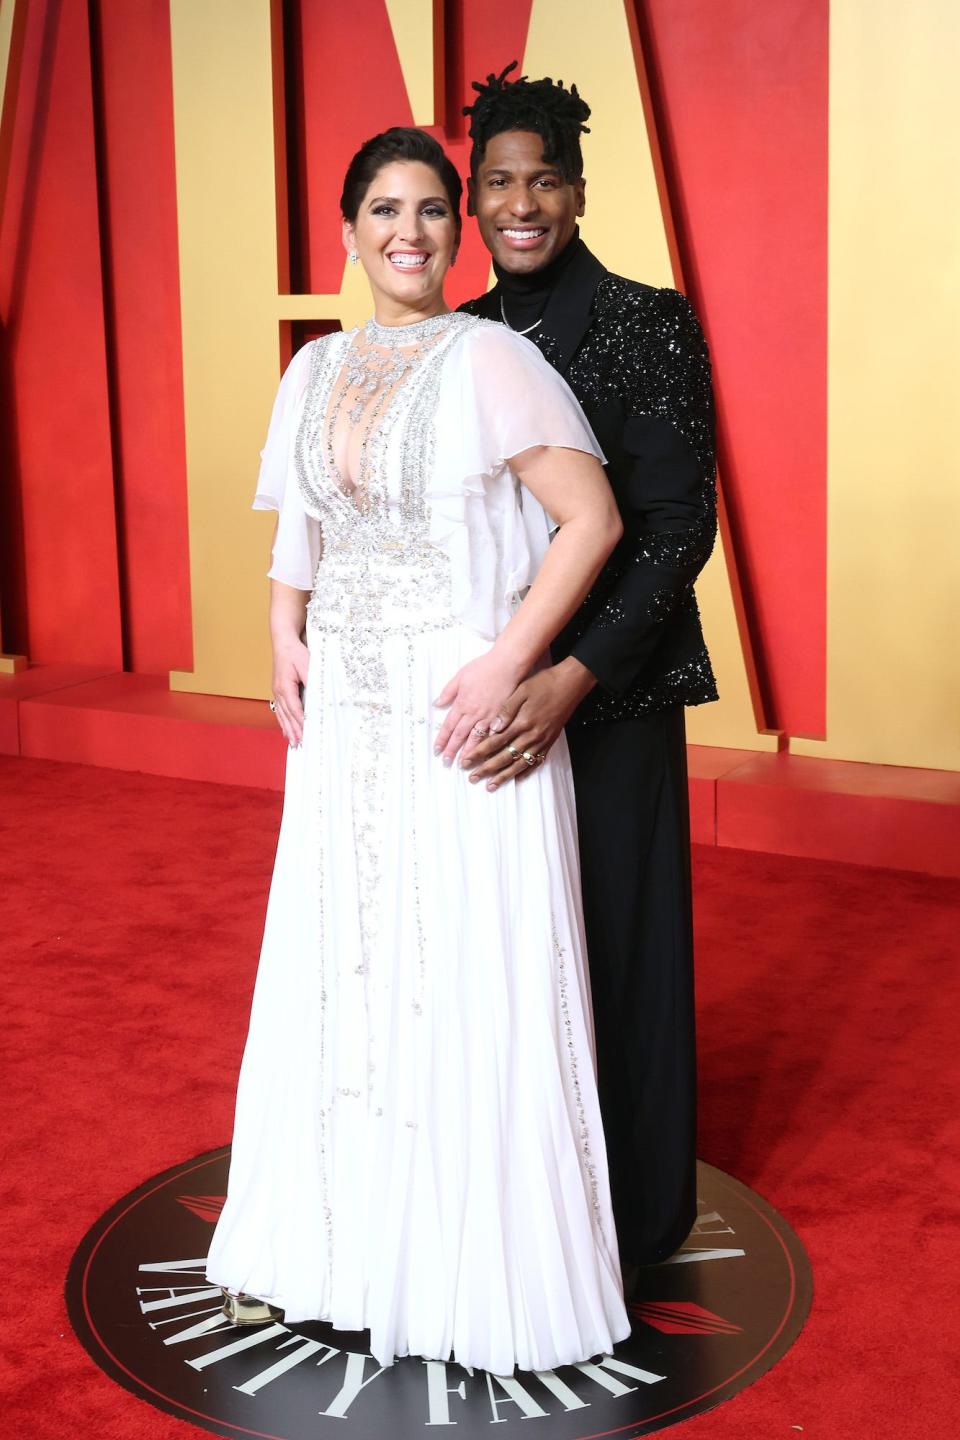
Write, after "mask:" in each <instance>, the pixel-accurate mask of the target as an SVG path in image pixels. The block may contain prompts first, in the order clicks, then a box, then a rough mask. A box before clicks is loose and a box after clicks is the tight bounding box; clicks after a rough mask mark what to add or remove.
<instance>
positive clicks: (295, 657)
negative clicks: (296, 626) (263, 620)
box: [273, 639, 310, 746]
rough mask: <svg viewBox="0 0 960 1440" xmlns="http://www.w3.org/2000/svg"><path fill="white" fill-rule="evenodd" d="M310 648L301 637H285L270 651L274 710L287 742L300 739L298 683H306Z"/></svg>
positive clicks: (301, 729) (300, 723) (292, 742)
mask: <svg viewBox="0 0 960 1440" xmlns="http://www.w3.org/2000/svg"><path fill="white" fill-rule="evenodd" d="M309 670H310V651H309V650H308V649H307V647H306V645H304V643H303V641H302V640H299V639H298V640H289V641H287V642H286V643H285V644H284V645H282V646H281V647H279V648H277V647H275V648H274V652H273V702H274V714H275V715H276V717H277V722H278V724H279V726H280V729H281V730H282V731H283V735H284V739H285V740H286V742H287V744H288V745H292V746H296V745H299V744H300V742H301V740H302V739H303V701H302V700H301V698H300V686H301V685H304V686H305V685H306V683H307V674H308V673H309Z"/></svg>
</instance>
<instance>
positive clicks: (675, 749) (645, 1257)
mask: <svg viewBox="0 0 960 1440" xmlns="http://www.w3.org/2000/svg"><path fill="white" fill-rule="evenodd" d="M567 739H568V741H569V743H570V753H571V756H572V760H573V777H574V783H575V786H576V792H577V823H578V826H579V831H580V860H581V872H582V879H583V907H584V918H585V921H586V931H587V954H588V960H589V966H590V983H591V989H592V992H593V1013H594V1024H595V1029H596V1042H597V1068H598V1079H599V1089H600V1109H601V1113H602V1115H603V1124H604V1132H605V1135H606V1142H607V1158H608V1161H609V1166H610V1183H611V1189H612V1194H613V1211H614V1216H615V1218H616V1222H617V1236H618V1240H619V1245H620V1256H621V1260H622V1261H623V1263H624V1264H625V1265H627V1264H631V1263H641V1264H651V1263H653V1262H655V1261H657V1260H662V1259H665V1258H666V1256H668V1255H671V1254H672V1253H673V1252H674V1250H676V1248H677V1247H678V1246H679V1245H680V1244H681V1243H682V1242H683V1240H684V1239H685V1238H686V1236H687V1234H688V1233H689V1231H690V1228H691V1226H692V1225H693V1222H694V1219H695V1218H696V1148H695V1147H696V1053H695V1047H694V1015H693V922H692V914H691V900H690V821H689V803H688V798H687V757H686V746H685V737H684V717H683V710H682V709H679V708H678V709H674V710H668V711H664V712H663V713H661V714H658V715H649V716H645V717H644V718H643V719H640V720H620V721H615V722H611V723H601V724H596V725H584V726H582V727H577V726H571V728H570V729H569V730H568V732H567Z"/></svg>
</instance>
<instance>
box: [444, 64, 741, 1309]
mask: <svg viewBox="0 0 960 1440" xmlns="http://www.w3.org/2000/svg"><path fill="white" fill-rule="evenodd" d="M515 68H516V62H514V64H513V65H510V66H508V67H507V69H506V70H505V71H504V72H503V74H502V75H499V76H495V75H491V76H489V77H488V79H487V82H486V84H484V85H480V84H478V83H476V82H474V86H473V88H474V89H475V90H476V91H477V99H476V101H475V103H474V104H473V105H472V106H469V107H467V108H466V109H465V111H464V113H465V114H467V115H469V116H470V119H471V125H470V136H471V139H472V141H473V150H472V154H471V178H470V181H469V192H468V194H469V202H468V213H470V214H471V215H475V216H476V219H477V223H478V225H479V227H480V232H481V234H482V236H483V239H484V242H485V243H486V245H487V248H488V249H489V251H490V253H491V255H492V256H493V261H494V270H495V273H496V277H497V283H496V285H495V286H494V288H493V289H492V290H491V291H490V292H489V293H488V294H486V295H484V296H482V297H481V298H480V299H478V300H473V301H470V302H468V304H467V305H465V306H464V307H463V308H464V309H465V310H467V311H469V312H470V313H471V314H474V315H481V316H484V317H486V318H487V319H490V320H496V321H499V322H500V323H502V324H506V325H509V326H510V328H511V329H513V330H516V331H518V332H519V333H521V334H526V335H528V336H529V338H530V339H531V340H532V341H533V342H534V344H536V345H538V346H539V348H540V349H541V351H542V352H543V354H544V355H545V357H546V358H547V359H548V360H549V361H550V363H551V364H552V365H554V367H555V368H556V369H557V370H558V371H560V373H561V374H562V375H564V377H565V378H566V380H567V381H568V383H569V384H570V386H571V388H572V389H573V391H574V393H575V394H576V396H577V398H578V399H579V401H580V403H581V405H582V406H583V408H584V410H585V412H586V414H587V417H588V419H589V420H590V423H591V425H592V426H593V429H594V431H595V433H596V435H597V438H598V440H599V442H600V445H601V448H602V449H603V451H604V454H605V455H606V457H607V460H608V467H607V475H608V478H609V480H610V483H611V485H612V487H613V490H614V492H615V494H616V497H617V503H618V505H619V507H620V511H621V514H622V517H623V521H624V535H623V539H622V540H621V542H620V544H619V545H618V547H617V549H616V550H615V551H614V553H613V555H612V556H611V558H610V560H609V562H608V563H607V565H606V567H605V569H604V571H603V573H602V574H601V576H600V578H599V579H598V581H597V583H596V585H595V587H594V589H593V590H592V592H591V593H590V595H588V597H587V599H586V600H585V601H584V604H583V606H582V607H581V609H580V610H579V612H578V613H577V614H576V615H575V616H574V618H573V620H572V621H571V622H570V624H569V625H568V626H567V628H566V630H565V631H564V632H563V634H562V635H561V636H560V637H559V639H558V641H557V642H556V644H555V646H554V647H553V660H554V664H553V665H552V667H550V668H548V669H545V670H543V671H541V672H539V673H538V674H536V675H534V676H532V677H531V678H530V679H528V680H527V681H526V682H525V683H524V684H523V685H521V686H520V687H519V688H518V689H517V690H516V691H515V692H514V694H513V695H512V696H511V697H510V698H509V699H508V700H507V701H506V703H505V704H504V705H503V706H501V710H500V714H501V718H502V720H503V727H502V728H501V729H500V731H499V733H498V734H497V735H491V736H490V738H489V739H487V740H484V741H483V742H482V743H480V744H477V745H475V746H473V747H471V749H470V750H469V751H468V753H467V757H466V758H467V759H468V760H469V763H470V764H471V767H472V768H473V769H474V771H478V770H479V773H480V774H481V775H482V776H484V777H487V778H490V777H492V779H493V780H494V781H499V782H502V781H503V780H505V779H509V778H516V779H517V780H522V778H523V776H524V774H525V773H526V771H527V764H526V762H525V761H524V760H523V759H522V758H521V759H519V760H517V759H516V758H515V757H516V754H517V752H518V751H519V752H522V751H524V750H526V751H528V752H533V753H539V752H544V751H546V750H547V749H548V748H549V746H550V745H551V744H552V743H553V741H554V740H555V739H556V737H557V736H558V735H559V734H560V731H561V730H562V728H563V727H564V726H566V727H567V739H568V741H569V745H570V751H571V756H572V760H573V773H574V782H575V786H576V794H577V815H578V823H579V830H580V853H581V866H582V883H583V902H584V915H585V921H586V929H587V950H588V955H589V961H590V975H591V984H592V990H593V1006H594V1016H595V1026H596V1043H597V1062H598V1071H599V1086H600V1101H601V1108H602V1112H603V1118H604V1127H605V1131H606V1140H607V1151H608V1158H609V1163H610V1180H611V1188H612V1193H613V1205H614V1212H615V1216H616V1221H617V1230H618V1236H619V1242H620V1255H621V1260H622V1262H623V1267H624V1278H625V1282H626V1284H627V1286H628V1288H629V1287H630V1286H631V1285H632V1283H633V1280H634V1275H635V1271H636V1269H637V1267H639V1266H641V1265H647V1264H654V1263H656V1262H657V1261H660V1260H663V1259H665V1258H666V1257H667V1256H669V1255H670V1254H672V1253H673V1252H674V1251H675V1250H676V1249H677V1247H678V1246H679V1245H680V1244H681V1243H682V1241H683V1240H684V1239H685V1237H686V1235H687V1234H688V1232H689V1230H690V1228H691V1226H692V1224H693V1221H694V1219H695V1217H696V1188H695V1186H696V1160H695V1153H696V1152H695V1141H696V1112H695V1106H696V1061H695V1051H694V1021H693V943H692V921H691V903H690V842H689V819H688V801H687V777H686V750H685V738H684V716H683V707H684V706H685V705H698V704H702V703H703V702H705V701H709V700H714V699H716V687H715V683H714V678H713V672H712V669H711V666H710V659H709V656H708V654H707V650H706V647H705V645H704V642H703V635H702V631H701V628H700V619H699V613H698V611H697V605H696V600H695V598H694V593H693V582H694V579H695V578H696V576H697V574H698V573H699V571H700V570H701V568H702V567H703V565H704V563H705V562H706V560H707V557H708V556H709V554H710V551H711V549H712V548H713V542H714V537H715V533H716V502H715V489H714V453H713V405H712V398H711V387H710V362H709V358H708V355H707V349H706V345H705V343H704V340H703V336H702V333H701V330H700V326H699V324H698V323H697V320H696V317H695V316H694V314H693V311H692V310H691V308H690V306H689V304H688V303H687V301H686V300H685V299H684V298H683V296H681V295H679V294H678V293H677V292H676V291H674V290H657V289H654V288H652V287H651V286H648V285H641V284H638V283H636V282H634V281H631V280H625V279H623V278H622V277H620V276H618V275H612V274H611V273H610V272H609V271H607V270H606V269H605V268H604V267H603V265H602V264H601V263H600V261H599V260H597V259H595V257H594V256H593V255H592V254H591V253H590V251H589V250H588V249H587V247H586V246H585V245H584V243H583V241H582V240H581V239H580V238H579V231H578V228H577V219H578V217H579V216H581V215H583V213H584V206H585V182H584V178H583V159H582V155H581V151H580V134H581V132H583V131H585V130H586V128H587V127H586V126H585V124H584V121H585V120H586V119H587V118H588V117H589V114H590V110H589V108H588V106H587V105H586V104H585V103H584V101H583V100H582V99H581V98H580V96H579V95H578V94H577V90H576V86H572V87H571V88H570V90H566V89H565V88H564V87H563V86H562V84H560V83H557V84H554V83H553V81H551V80H535V81H529V80H527V79H526V78H520V79H519V80H517V81H515V82H510V81H508V80H507V78H506V77H507V76H508V75H509V74H510V72H511V71H512V70H514V69H515ZM507 745H510V746H512V748H513V754H511V753H510V751H509V750H507V749H506V748H505V747H506V746H507Z"/></svg>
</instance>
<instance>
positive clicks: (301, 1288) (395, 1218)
mask: <svg viewBox="0 0 960 1440" xmlns="http://www.w3.org/2000/svg"><path fill="white" fill-rule="evenodd" d="M308 637H309V644H310V649H311V665H310V677H309V682H308V685H307V693H306V697H305V712H306V718H305V727H304V736H303V744H302V746H301V747H300V748H299V749H297V750H293V751H291V752H290V753H289V756H288V761H287V775H286V788H285V797H284V810H283V820H282V825H281V831H280V838H279V844H278V850H277V858H276V865H275V869H274V874H273V881H272V885H271V890H270V899H269V904H268V909H267V917H266V926H265V933H264V939H263V948H262V953H261V957H260V966H259V971H258V975H257V983H256V990H255V995H254V1000H253V1007H252V1013H251V1018H250V1029H249V1035H248V1039H247V1044H246V1050H245V1053H244V1059H243V1065H242V1070H241V1075H240V1083H239V1090H238V1095H237V1107H236V1121H235V1129H234V1136H233V1150H232V1158H231V1168H230V1181H229V1193H228V1197H227V1202H226V1205H225V1208H224V1211H223V1215H222V1217H221V1220H220V1222H219V1224H218V1226H217V1229H216V1233H215V1235H214V1239H213V1244H212V1247H211V1251H210V1256H209V1266H208V1274H209V1277H210V1279H211V1281H213V1282H214V1283H216V1284H221V1285H225V1286H228V1287H229V1288H231V1289H233V1290H239V1291H244V1292H246V1293H248V1294H251V1295H255V1296H258V1297H260V1298H261V1299H265V1300H269V1301H270V1302H271V1303H273V1304H275V1305H278V1306H280V1307H282V1309H283V1310H284V1311H285V1315H286V1319H287V1321H288V1322H289V1323H296V1322H298V1321H304V1320H314V1319H316V1320H325V1321H329V1322H330V1323H332V1324H333V1326H334V1327H335V1328H337V1329H339V1330H346V1331H358V1330H369V1332H370V1350H371V1353H372V1354H373V1355H374V1356H375V1358H376V1359H377V1360H378V1361H379V1362H380V1363H381V1364H389V1363H391V1362H392V1361H393V1360H394V1358H395V1357H398V1356H403V1355H408V1354H412V1355H419V1356H424V1357H427V1358H434V1359H444V1360H446V1359H450V1358H454V1359H456V1360H457V1361H458V1362H459V1363H460V1364H462V1365H466V1366H475V1367H479V1368H482V1369H485V1370H489V1371H491V1372H493V1373H495V1374H508V1373H510V1372H511V1371H512V1370H513V1369H514V1367H519V1368H522V1369H528V1370H545V1369H552V1368H554V1367H556V1366H558V1365H564V1364H570V1363H575V1362H577V1361H582V1360H585V1359H587V1358H589V1357H590V1356H593V1355H597V1354H601V1353H605V1352H609V1351H610V1349H611V1348H612V1346H613V1345H614V1343H615V1342H617V1341H618V1340H621V1339H623V1338H625V1336H626V1335H627V1334H628V1333H629V1328H630V1327H629V1322H628V1320H627V1316H626V1312H625V1309H624V1305H623V1300H622V1295H621V1286H620V1272H619V1264H618V1259H617V1244H616V1235H615V1231H614V1221H613V1214H612V1209H611V1203H610V1190H609V1182H608V1176H607V1163H606V1155H605V1150H604V1140H603V1131H602V1127H601V1121H600V1112H599V1105H598V1100H597V1086H596V1074H595V1059H594V1051H593V1036H592V1028H591V1018H590V995H589V985H588V980H587V972H586V964H585V951H584V940H583V920H582V913H581V905H580V895H579V872H578V855H577V834H576V816H575V809H574V798H573V786H572V779H571V773H570V762H569V756H568V753H567V748H566V743H565V741H564V740H563V738H562V737H561V739H560V740H559V741H558V742H557V743H556V744H555V745H554V747H553V748H552V750H551V752H550V755H549V757H548V760H547V762H546V763H545V764H544V765H542V766H541V767H539V769H538V770H537V771H536V772H535V773H533V774H531V775H530V776H528V777H525V778H524V780H523V781H522V782H521V783H519V784H514V783H512V782H511V783H508V784H506V785H504V786H502V787H501V788H500V789H499V790H498V791H496V792H494V793H492V794H491V793H490V792H488V791H487V790H486V789H485V787H484V785H483V784H482V783H481V784H479V785H471V784H470V783H469V781H468V779H467V774H466V772H464V771H463V770H461V769H460V767H459V766H457V765H454V766H453V767H451V768H448V767H446V766H444V764H443V762H442V761H441V760H440V759H439V758H438V757H436V756H435V755H434V753H433V743H434V738H435V731H436V729H437V727H438V726H439V723H440V721H441V719H442V712H439V711H437V710H436V709H435V708H434V706H433V701H434V700H435V698H436V696H437V695H438V694H439V693H440V691H441V690H442V688H443V686H444V685H445V684H446V682H447V681H448V680H449V679H450V678H451V677H452V676H453V675H454V674H455V673H456V671H457V670H458V669H459V668H460V667H461V666H462V665H463V664H465V663H466V662H467V661H468V660H470V659H472V658H473V657H474V656H476V655H478V654H480V653H482V652H483V651H484V650H485V649H486V648H488V645H489V642H488V641H486V640H484V639H483V638H482V637H480V636H478V635H477V634H476V633H475V632H473V631H471V630H469V629H466V628H465V627H463V626H461V625H458V624H453V625H448V626H446V627H444V628H442V629H437V630H433V631H428V632H427V633H425V634H417V633H411V634H408V635H402V634H394V635H391V636H388V637H386V638H384V639H382V640H381V641H380V642H379V644H378V646H377V654H376V665H375V666H374V661H373V659H370V661H369V663H368V661H367V660H366V659H365V658H364V655H363V653H362V651H361V652H358V651H357V648H356V646H355V645H354V644H352V643H351V642H350V640H349V638H348V637H346V636H344V635H338V634H330V633H325V632H324V631H323V630H314V629H312V628H311V629H310V630H309V631H308ZM371 666H374V669H375V671H376V673H375V675H374V670H373V669H371Z"/></svg>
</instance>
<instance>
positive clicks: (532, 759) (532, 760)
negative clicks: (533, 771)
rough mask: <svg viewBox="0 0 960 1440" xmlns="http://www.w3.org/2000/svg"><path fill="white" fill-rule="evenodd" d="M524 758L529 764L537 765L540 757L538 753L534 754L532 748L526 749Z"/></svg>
mask: <svg viewBox="0 0 960 1440" xmlns="http://www.w3.org/2000/svg"><path fill="white" fill-rule="evenodd" d="M523 758H524V760H526V762H527V764H528V765H536V764H537V763H538V761H539V758H540V757H539V756H538V755H534V753H533V751H532V750H524V752H523Z"/></svg>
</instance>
